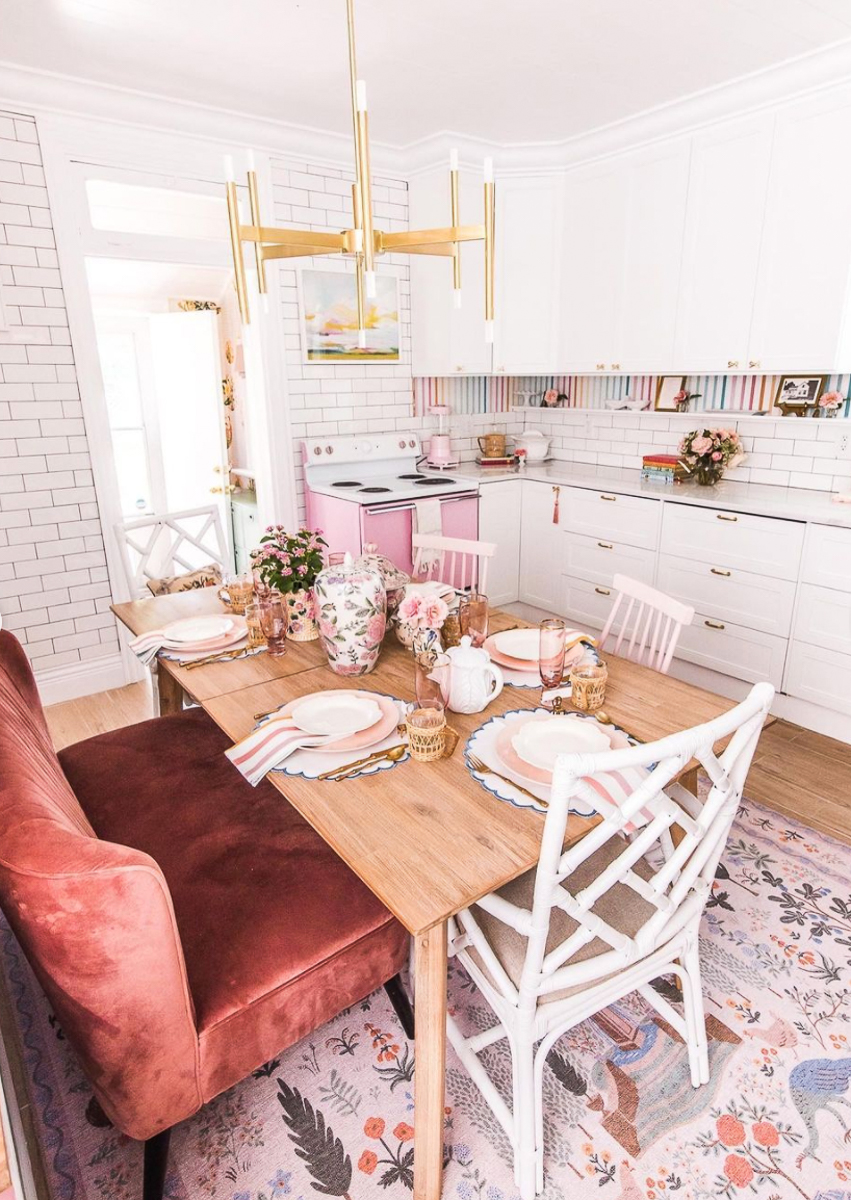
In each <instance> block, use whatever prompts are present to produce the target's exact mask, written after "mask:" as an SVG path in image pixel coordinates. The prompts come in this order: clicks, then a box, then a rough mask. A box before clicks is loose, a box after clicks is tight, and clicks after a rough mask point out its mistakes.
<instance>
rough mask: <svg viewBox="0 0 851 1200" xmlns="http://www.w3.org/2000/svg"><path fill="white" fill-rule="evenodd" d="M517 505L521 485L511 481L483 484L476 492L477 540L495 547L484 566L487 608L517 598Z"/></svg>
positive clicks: (518, 565)
mask: <svg viewBox="0 0 851 1200" xmlns="http://www.w3.org/2000/svg"><path fill="white" fill-rule="evenodd" d="M521 501H522V494H521V484H520V482H519V481H518V480H515V479H510V480H508V481H506V482H502V483H483V484H482V486H481V487H480V489H479V538H480V539H481V541H483V542H494V543H495V545H496V554H495V555H494V556H493V558H492V559H491V560H490V564H489V565H488V586H487V595H488V600H489V602H490V603H491V604H511V603H513V601H515V600H517V599H519V597H520V524H521Z"/></svg>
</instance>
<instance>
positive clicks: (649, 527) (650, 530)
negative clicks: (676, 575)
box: [561, 488, 662, 550]
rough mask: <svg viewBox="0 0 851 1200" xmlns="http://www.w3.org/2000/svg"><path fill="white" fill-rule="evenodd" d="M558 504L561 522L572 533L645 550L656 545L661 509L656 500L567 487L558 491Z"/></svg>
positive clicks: (653, 548) (651, 548) (654, 547)
mask: <svg viewBox="0 0 851 1200" xmlns="http://www.w3.org/2000/svg"><path fill="white" fill-rule="evenodd" d="M562 502H563V504H562V514H563V515H562V522H561V523H562V526H563V528H564V529H569V530H570V531H571V532H572V533H584V534H585V535H586V536H587V537H593V538H601V539H602V540H603V541H605V542H623V543H625V544H626V545H627V546H639V547H643V548H644V549H645V550H655V549H656V546H657V545H658V542H659V523H660V521H661V509H662V506H661V504H660V503H659V501H658V500H646V499H644V498H643V497H642V496H622V495H619V494H618V493H616V492H592V491H588V490H587V489H585V488H567V489H563V490H562Z"/></svg>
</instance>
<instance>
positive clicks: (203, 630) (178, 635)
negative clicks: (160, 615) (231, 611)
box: [163, 617, 233, 644]
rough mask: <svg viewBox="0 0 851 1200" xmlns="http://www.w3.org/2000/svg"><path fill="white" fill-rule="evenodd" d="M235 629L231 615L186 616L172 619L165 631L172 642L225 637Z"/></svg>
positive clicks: (202, 640)
mask: <svg viewBox="0 0 851 1200" xmlns="http://www.w3.org/2000/svg"><path fill="white" fill-rule="evenodd" d="M231 629H233V620H232V619H231V618H230V617H184V619H183V620H182V621H172V623H171V624H170V625H166V626H165V628H164V630H163V633H164V634H165V635H166V637H167V639H168V641H170V642H179V643H181V644H182V643H184V642H206V641H209V640H210V639H211V638H218V637H224V635H225V634H226V633H228V632H230V630H231Z"/></svg>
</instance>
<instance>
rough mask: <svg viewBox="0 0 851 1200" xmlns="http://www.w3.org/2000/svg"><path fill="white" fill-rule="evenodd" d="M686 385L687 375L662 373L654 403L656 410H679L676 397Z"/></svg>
mask: <svg viewBox="0 0 851 1200" xmlns="http://www.w3.org/2000/svg"><path fill="white" fill-rule="evenodd" d="M685 386H686V377H685V375H660V376H659V379H658V380H657V382H656V403H655V405H654V408H655V409H656V411H657V412H677V402H676V399H675V397H676V396H677V395H679V393H680V392H681V391H682V390H683V389H684V388H685Z"/></svg>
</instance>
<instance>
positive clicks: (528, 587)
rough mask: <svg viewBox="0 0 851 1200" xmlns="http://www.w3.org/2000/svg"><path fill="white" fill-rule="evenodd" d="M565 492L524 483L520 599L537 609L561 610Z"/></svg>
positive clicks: (546, 484) (541, 484)
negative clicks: (561, 521)
mask: <svg viewBox="0 0 851 1200" xmlns="http://www.w3.org/2000/svg"><path fill="white" fill-rule="evenodd" d="M567 492H568V489H567V488H565V487H554V486H552V485H551V484H549V483H538V482H537V481H535V480H531V479H524V480H523V489H522V514H521V522H520V529H521V534H520V599H521V600H523V601H524V602H525V603H526V604H534V605H535V607H536V608H546V609H548V610H550V611H551V612H558V611H559V610H560V607H561V571H562V564H561V556H562V553H563V546H562V538H563V536H564V535H563V534H562V531H561V528H560V517H561V515H562V514H563V510H564V504H565V502H566V496H567Z"/></svg>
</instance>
